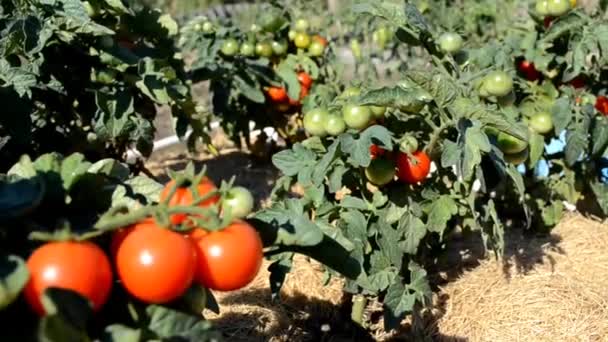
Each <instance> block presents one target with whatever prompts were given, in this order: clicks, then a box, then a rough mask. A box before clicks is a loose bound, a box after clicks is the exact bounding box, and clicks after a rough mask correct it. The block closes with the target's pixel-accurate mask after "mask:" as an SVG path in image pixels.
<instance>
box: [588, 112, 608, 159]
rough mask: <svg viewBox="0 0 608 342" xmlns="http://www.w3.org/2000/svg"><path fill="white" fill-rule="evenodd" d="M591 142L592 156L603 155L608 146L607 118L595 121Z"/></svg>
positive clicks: (603, 117)
mask: <svg viewBox="0 0 608 342" xmlns="http://www.w3.org/2000/svg"><path fill="white" fill-rule="evenodd" d="M591 141H593V147H592V149H591V154H592V155H594V156H598V155H602V154H603V153H604V151H605V150H606V147H607V146H608V118H606V117H605V116H602V117H601V118H597V119H596V120H595V121H594V126H593V131H592V133H591Z"/></svg>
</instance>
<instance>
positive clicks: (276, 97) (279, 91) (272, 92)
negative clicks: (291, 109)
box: [266, 87, 288, 102]
mask: <svg viewBox="0 0 608 342" xmlns="http://www.w3.org/2000/svg"><path fill="white" fill-rule="evenodd" d="M266 94H268V97H269V98H270V99H271V100H272V101H273V102H285V101H287V100H288V96H287V91H286V90H285V88H282V87H270V88H268V89H267V90H266Z"/></svg>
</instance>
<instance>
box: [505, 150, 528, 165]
mask: <svg viewBox="0 0 608 342" xmlns="http://www.w3.org/2000/svg"><path fill="white" fill-rule="evenodd" d="M529 155H530V152H529V150H528V149H527V148H526V149H524V150H523V151H521V152H518V153H505V154H504V157H505V161H506V162H507V163H510V164H513V165H520V164H523V163H525V162H526V160H528V156H529Z"/></svg>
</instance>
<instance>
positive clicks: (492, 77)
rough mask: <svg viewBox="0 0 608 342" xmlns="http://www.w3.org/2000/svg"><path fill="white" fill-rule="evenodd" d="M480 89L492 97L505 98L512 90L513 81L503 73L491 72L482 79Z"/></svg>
mask: <svg viewBox="0 0 608 342" xmlns="http://www.w3.org/2000/svg"><path fill="white" fill-rule="evenodd" d="M482 89H483V90H485V92H486V93H488V94H489V95H492V96H506V95H508V94H509V93H510V92H511V90H513V79H512V78H511V76H509V74H507V73H506V72H504V71H492V72H490V73H489V74H487V75H486V77H485V78H484V80H483V84H482Z"/></svg>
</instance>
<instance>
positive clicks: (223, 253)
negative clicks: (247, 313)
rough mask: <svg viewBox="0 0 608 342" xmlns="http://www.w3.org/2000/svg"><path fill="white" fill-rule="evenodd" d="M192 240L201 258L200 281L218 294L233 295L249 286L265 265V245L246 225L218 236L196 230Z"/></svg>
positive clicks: (234, 225) (233, 226)
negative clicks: (218, 292) (230, 292)
mask: <svg viewBox="0 0 608 342" xmlns="http://www.w3.org/2000/svg"><path fill="white" fill-rule="evenodd" d="M190 238H191V239H192V240H193V241H194V243H195V246H196V251H197V254H198V264H197V268H196V281H197V282H198V283H199V284H201V285H202V286H204V287H206V288H209V289H212V290H218V291H233V290H237V289H240V288H242V287H244V286H246V285H247V284H249V283H250V282H251V281H252V280H253V279H254V278H255V276H256V275H257V274H258V271H259V270H260V267H261V265H262V259H263V251H262V248H263V246H262V241H261V240H260V236H259V235H258V233H257V232H256V230H255V229H254V228H253V227H252V226H250V225H249V224H248V223H246V222H244V221H238V220H237V221H234V222H233V223H232V224H231V225H230V226H228V227H226V228H224V229H222V230H220V231H215V232H207V231H205V230H203V229H195V230H194V231H193V232H192V233H191V234H190Z"/></svg>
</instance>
